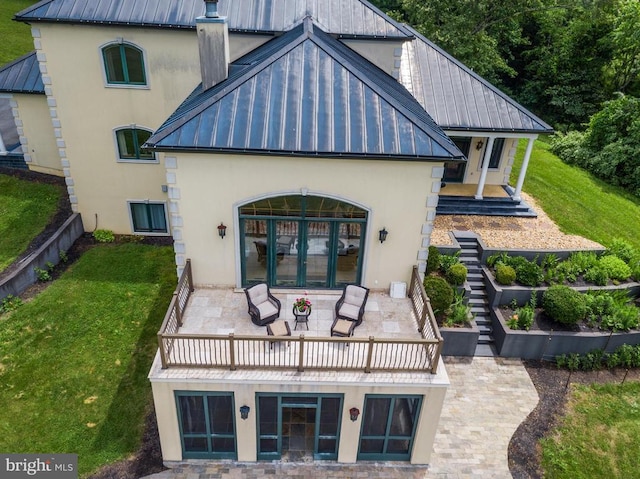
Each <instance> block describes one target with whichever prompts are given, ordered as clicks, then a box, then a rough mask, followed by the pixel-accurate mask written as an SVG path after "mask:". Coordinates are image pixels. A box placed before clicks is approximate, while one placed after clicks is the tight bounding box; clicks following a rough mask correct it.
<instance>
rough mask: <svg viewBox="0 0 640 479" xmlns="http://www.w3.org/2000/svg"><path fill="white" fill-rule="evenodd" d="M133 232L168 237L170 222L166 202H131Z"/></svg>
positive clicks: (129, 203) (130, 213)
mask: <svg viewBox="0 0 640 479" xmlns="http://www.w3.org/2000/svg"><path fill="white" fill-rule="evenodd" d="M128 205H129V215H130V217H131V230H132V231H133V232H134V233H141V234H146V235H167V234H168V233H169V222H168V219H167V209H166V205H165V203H164V202H159V201H129V202H128Z"/></svg>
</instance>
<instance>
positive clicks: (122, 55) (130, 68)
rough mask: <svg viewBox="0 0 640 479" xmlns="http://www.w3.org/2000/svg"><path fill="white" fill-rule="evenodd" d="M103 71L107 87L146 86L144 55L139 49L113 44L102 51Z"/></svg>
mask: <svg viewBox="0 0 640 479" xmlns="http://www.w3.org/2000/svg"><path fill="white" fill-rule="evenodd" d="M102 57H103V59H104V70H105V74H106V77H107V83H108V84H109V85H146V84H147V78H146V75H145V68H144V54H143V53H142V50H140V49H139V48H137V47H135V46H133V45H130V44H126V43H115V44H111V45H107V46H106V47H104V48H103V49H102Z"/></svg>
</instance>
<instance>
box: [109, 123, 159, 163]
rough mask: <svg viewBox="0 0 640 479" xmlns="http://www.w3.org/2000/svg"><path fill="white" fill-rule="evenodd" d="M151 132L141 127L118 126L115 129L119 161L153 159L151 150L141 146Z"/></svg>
mask: <svg viewBox="0 0 640 479" xmlns="http://www.w3.org/2000/svg"><path fill="white" fill-rule="evenodd" d="M150 136H151V132H150V131H149V130H143V129H141V128H120V129H118V130H116V143H117V144H118V159H119V160H120V161H155V159H156V156H155V155H154V153H153V151H151V150H147V149H145V148H142V145H144V142H145V141H147V140H148V139H149V137H150Z"/></svg>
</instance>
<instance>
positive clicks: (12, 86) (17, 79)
mask: <svg viewBox="0 0 640 479" xmlns="http://www.w3.org/2000/svg"><path fill="white" fill-rule="evenodd" d="M0 92H5V93H38V94H44V85H43V83H42V75H40V67H39V66H38V59H37V58H36V52H31V53H27V54H26V55H24V56H22V57H20V58H18V59H17V60H14V61H12V62H11V63H8V64H6V65H5V66H3V67H2V68H0Z"/></svg>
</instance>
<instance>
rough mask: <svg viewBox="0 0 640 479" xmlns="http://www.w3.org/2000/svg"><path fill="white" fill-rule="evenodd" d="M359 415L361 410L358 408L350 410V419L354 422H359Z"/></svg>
mask: <svg viewBox="0 0 640 479" xmlns="http://www.w3.org/2000/svg"><path fill="white" fill-rule="evenodd" d="M359 415H360V409H358V408H357V407H352V408H351V409H349V417H350V418H351V420H352V421H357V420H358V416H359Z"/></svg>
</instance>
